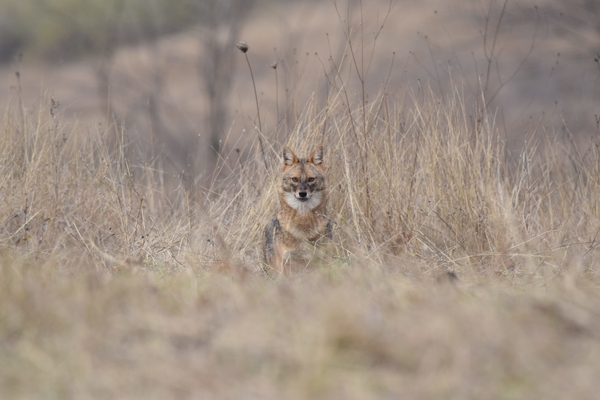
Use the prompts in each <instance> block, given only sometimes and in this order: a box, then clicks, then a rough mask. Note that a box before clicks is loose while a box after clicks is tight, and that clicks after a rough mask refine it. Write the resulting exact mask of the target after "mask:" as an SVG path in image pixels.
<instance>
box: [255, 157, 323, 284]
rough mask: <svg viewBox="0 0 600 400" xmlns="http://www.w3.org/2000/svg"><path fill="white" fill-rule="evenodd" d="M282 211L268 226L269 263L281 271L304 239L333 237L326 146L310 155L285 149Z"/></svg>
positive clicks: (280, 209)
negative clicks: (325, 166)
mask: <svg viewBox="0 0 600 400" xmlns="http://www.w3.org/2000/svg"><path fill="white" fill-rule="evenodd" d="M278 192H279V212H278V213H277V217H275V218H274V219H273V220H272V221H271V222H270V223H269V224H268V225H267V227H266V228H265V246H264V248H263V256H264V261H265V263H266V264H267V265H268V266H270V267H271V268H273V269H274V270H276V271H279V272H280V273H282V272H283V261H284V257H285V256H286V255H287V254H288V253H289V252H291V251H294V250H297V249H298V248H299V247H300V245H301V244H302V242H303V241H305V240H309V241H311V242H313V243H314V242H316V241H317V240H318V239H320V238H322V237H331V230H332V226H331V221H330V220H329V218H328V217H327V185H326V183H325V174H324V170H323V146H319V147H317V148H316V149H315V150H314V151H313V152H312V154H311V155H310V156H309V157H308V158H298V157H296V155H295V154H294V152H293V151H292V150H291V149H290V148H289V147H287V146H285V147H284V148H283V174H282V178H281V184H280V185H279V190H278Z"/></svg>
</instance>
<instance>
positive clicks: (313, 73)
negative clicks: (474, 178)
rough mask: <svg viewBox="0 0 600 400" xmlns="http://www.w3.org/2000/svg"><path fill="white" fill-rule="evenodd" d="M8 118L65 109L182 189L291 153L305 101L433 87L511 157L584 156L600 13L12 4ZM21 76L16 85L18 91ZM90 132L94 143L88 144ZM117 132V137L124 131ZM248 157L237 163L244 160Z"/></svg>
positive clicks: (413, 5)
mask: <svg viewBox="0 0 600 400" xmlns="http://www.w3.org/2000/svg"><path fill="white" fill-rule="evenodd" d="M0 15H1V17H0V32H1V33H2V35H1V37H2V39H1V42H0V61H2V62H3V66H2V68H1V69H0V81H2V82H3V83H4V85H3V89H2V90H1V91H0V103H1V105H2V106H4V107H5V108H6V105H7V104H13V105H16V104H17V99H18V98H19V97H20V94H19V93H22V97H23V105H24V107H25V110H26V112H27V110H28V109H33V108H34V107H37V106H39V102H40V99H41V98H43V99H44V100H43V102H44V104H43V105H44V107H48V105H46V102H48V103H49V99H48V98H52V99H54V100H55V101H58V102H59V104H60V106H59V107H58V109H57V111H58V112H59V113H62V115H63V116H64V117H73V116H76V117H77V123H79V124H86V125H88V126H90V127H91V126H95V125H97V124H99V123H100V124H108V125H111V124H112V125H113V126H115V127H116V128H119V129H120V128H124V131H125V132H126V136H127V138H128V139H129V140H130V141H132V142H135V143H138V144H140V149H141V150H142V153H140V154H142V156H143V157H144V158H146V159H155V158H157V157H159V156H160V158H161V159H163V160H164V162H165V165H166V166H167V167H168V168H171V169H172V171H173V172H174V173H178V174H179V173H183V174H184V175H186V176H188V177H189V182H190V183H193V182H195V181H196V180H197V178H195V176H196V175H197V174H198V172H206V173H210V171H211V165H213V164H214V162H215V160H216V154H217V153H218V152H221V153H223V150H224V149H226V148H229V149H230V148H234V147H235V148H242V149H244V148H245V146H244V144H247V143H248V142H255V141H256V139H257V137H258V134H257V132H256V130H255V128H256V127H257V126H258V125H259V120H258V119H257V118H256V104H255V97H254V91H253V85H252V81H251V79H250V72H249V70H248V65H247V64H246V61H245V59H244V55H243V54H242V53H241V52H239V51H238V50H237V49H236V48H235V43H236V42H237V41H238V40H240V39H241V40H245V41H247V42H248V43H249V45H250V50H249V52H248V54H247V55H248V56H249V60H250V63H251V65H252V68H253V73H254V78H255V80H256V82H255V83H256V87H257V91H258V99H259V103H260V113H261V121H260V122H261V124H260V125H262V135H263V137H265V138H267V139H269V141H270V143H276V142H284V141H285V140H286V136H287V135H288V133H289V131H290V130H291V129H293V128H294V127H295V125H296V121H297V119H298V115H299V114H300V112H301V111H302V108H303V106H304V104H306V102H307V100H308V99H310V98H311V97H312V96H316V100H317V101H319V102H320V104H322V105H323V108H325V107H327V104H328V99H329V100H330V98H329V96H331V94H332V93H338V94H339V93H344V96H345V97H346V98H345V99H344V102H346V103H351V104H358V103H362V104H369V101H370V100H372V99H374V98H375V97H376V96H382V95H385V96H388V97H389V98H390V99H394V100H395V101H398V102H400V103H402V101H403V98H405V96H407V95H408V96H417V97H418V96H420V95H422V93H423V91H424V90H425V88H428V87H431V88H432V89H433V90H434V91H435V92H436V93H437V95H438V96H439V98H440V101H446V99H448V98H450V97H452V96H450V95H449V94H450V93H451V91H458V92H460V93H461V94H462V95H463V96H462V98H464V99H465V101H467V102H470V103H472V105H470V106H469V107H467V109H472V110H473V115H472V116H465V117H466V118H472V119H476V118H477V116H476V115H475V114H476V112H477V110H478V109H481V107H483V106H485V107H488V109H490V110H492V111H493V113H494V114H495V116H496V117H495V119H496V124H497V126H498V128H499V130H500V132H501V134H502V135H503V136H504V138H505V139H506V140H507V142H508V144H509V146H508V148H512V149H515V148H517V149H518V148H520V146H522V144H523V143H524V142H525V141H527V140H531V138H532V137H533V136H534V135H539V136H538V138H543V137H544V136H545V135H550V134H554V133H556V134H558V135H562V136H564V138H565V140H566V139H568V138H571V137H572V138H576V141H578V142H579V143H580V145H581V146H582V147H583V148H585V147H586V146H589V145H590V143H591V142H592V141H594V140H595V136H596V135H597V132H598V123H599V119H598V118H599V115H600V112H599V101H600V79H599V78H600V62H599V61H598V57H599V55H598V51H600V49H599V48H598V43H600V24H599V23H598V21H600V6H599V5H598V3H597V2H595V1H591V0H568V1H559V0H546V1H541V2H539V1H538V2H534V1H530V0H523V1H519V2H513V1H507V2H503V1H484V2H479V1H468V2H465V1H445V0H428V1H416V0H413V1H411V0H409V1H401V2H389V1H386V0H377V1H372V2H369V3H368V5H367V4H366V3H364V2H363V3H361V2H359V1H349V2H347V1H337V2H321V1H308V0H305V1H301V2H275V1H268V0H257V1H255V2H253V1H243V0H229V1H225V0H223V1H219V0H206V1H194V0H179V1H170V2H167V1H163V0H152V1H141V0H112V1H93V0H88V1H84V2H80V1H71V0H53V1H37V0H26V1H17V0H8V1H4V2H3V3H2V5H0ZM16 72H18V73H19V74H18V75H19V77H17V74H16ZM90 129H91V128H90ZM119 129H117V130H119ZM242 156H244V155H243V154H242Z"/></svg>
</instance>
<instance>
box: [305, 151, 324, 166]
mask: <svg viewBox="0 0 600 400" xmlns="http://www.w3.org/2000/svg"><path fill="white" fill-rule="evenodd" d="M308 162H309V163H313V164H315V165H321V164H323V146H319V147H317V148H316V149H315V150H314V151H313V152H312V154H311V155H310V157H308Z"/></svg>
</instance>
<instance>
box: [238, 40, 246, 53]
mask: <svg viewBox="0 0 600 400" xmlns="http://www.w3.org/2000/svg"><path fill="white" fill-rule="evenodd" d="M235 47H237V48H238V49H240V50H241V51H242V53H245V52H247V51H248V43H246V42H244V41H240V42H237V44H236V45H235Z"/></svg>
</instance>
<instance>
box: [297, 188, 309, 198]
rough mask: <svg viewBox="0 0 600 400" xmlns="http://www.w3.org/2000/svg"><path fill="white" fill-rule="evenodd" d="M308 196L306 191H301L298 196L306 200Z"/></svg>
mask: <svg viewBox="0 0 600 400" xmlns="http://www.w3.org/2000/svg"><path fill="white" fill-rule="evenodd" d="M306 195H307V193H306V191H305V190H301V191H299V192H298V196H300V197H301V198H305V197H306Z"/></svg>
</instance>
